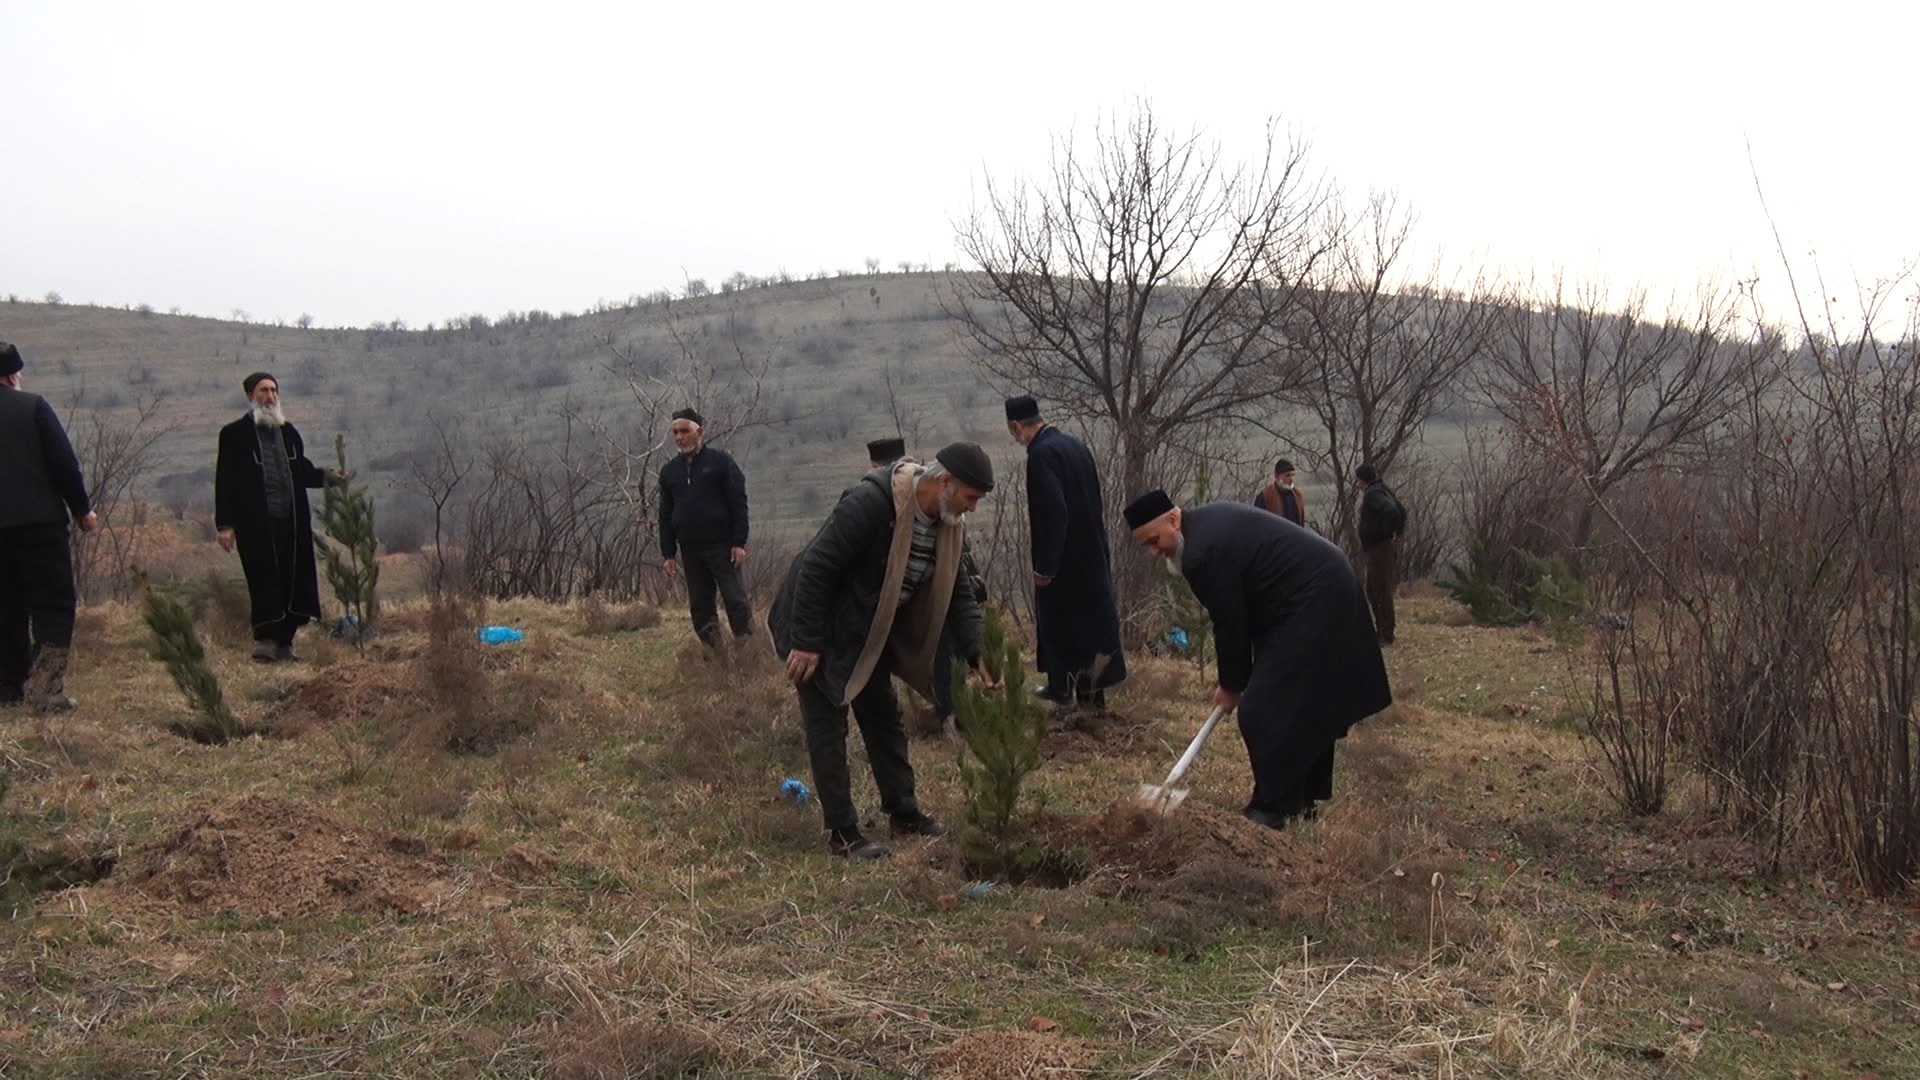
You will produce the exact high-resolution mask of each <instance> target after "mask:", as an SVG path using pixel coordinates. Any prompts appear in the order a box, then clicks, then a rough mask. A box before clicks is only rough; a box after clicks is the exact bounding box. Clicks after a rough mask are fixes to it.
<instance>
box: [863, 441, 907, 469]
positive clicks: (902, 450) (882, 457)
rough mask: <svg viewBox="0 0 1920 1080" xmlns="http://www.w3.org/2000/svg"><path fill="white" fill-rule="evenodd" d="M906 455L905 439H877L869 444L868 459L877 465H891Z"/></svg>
mask: <svg viewBox="0 0 1920 1080" xmlns="http://www.w3.org/2000/svg"><path fill="white" fill-rule="evenodd" d="M906 456H907V440H905V439H875V440H873V441H872V442H870V443H868V444H867V459H868V460H870V461H872V462H873V463H874V464H875V465H891V464H893V463H894V462H896V461H899V460H900V459H901V458H903V457H906Z"/></svg>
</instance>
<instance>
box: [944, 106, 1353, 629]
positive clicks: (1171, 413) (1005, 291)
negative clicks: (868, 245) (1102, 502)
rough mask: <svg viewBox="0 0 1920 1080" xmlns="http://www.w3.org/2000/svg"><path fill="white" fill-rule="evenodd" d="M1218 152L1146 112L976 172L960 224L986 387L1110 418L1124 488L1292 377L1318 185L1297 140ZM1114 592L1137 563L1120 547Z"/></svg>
mask: <svg viewBox="0 0 1920 1080" xmlns="http://www.w3.org/2000/svg"><path fill="white" fill-rule="evenodd" d="M1266 136H1267V137H1266V144H1265V149H1264V153H1263V154H1262V155H1261V156H1259V157H1257V158H1255V159H1254V160H1252V161H1251V162H1248V163H1246V164H1243V165H1232V164H1229V163H1227V162H1224V161H1223V160H1222V155H1221V153H1220V151H1219V150H1218V149H1217V148H1216V147H1213V146H1211V145H1208V144H1205V143H1203V142H1202V140H1201V138H1200V137H1199V136H1198V135H1188V136H1175V135H1172V134H1169V133H1168V132H1166V131H1164V130H1163V129H1162V128H1161V126H1160V124H1159V123H1158V121H1157V120H1156V118H1155V117H1154V115H1153V111H1152V109H1151V107H1149V106H1147V105H1144V104H1143V105H1142V106H1141V107H1140V108H1139V109H1138V110H1137V111H1136V112H1135V114H1134V115H1133V116H1132V117H1130V118H1129V119H1127V120H1125V121H1124V122H1120V121H1113V122H1109V123H1106V124H1103V125H1101V126H1099V127H1097V128H1096V130H1095V132H1094V134H1093V137H1092V139H1091V141H1090V142H1088V143H1086V144H1085V145H1083V144H1082V143H1081V142H1080V141H1079V140H1077V139H1075V138H1073V137H1067V138H1063V139H1061V140H1059V141H1057V142H1056V144H1055V148H1054V152H1053V158H1052V164H1051V168H1050V171H1049V173H1048V175H1047V176H1046V178H1045V179H1044V180H1043V181H1041V182H1039V183H1035V184H1029V183H1025V182H1017V183H1014V184H1012V185H1006V184H1001V183H997V182H995V181H993V180H992V178H991V177H989V178H988V180H987V184H986V200H985V205H984V206H982V207H976V208H975V210H974V211H973V212H972V214H971V215H970V216H969V217H968V218H967V219H966V220H964V221H963V222H961V223H960V225H959V227H958V239H959V244H960V248H961V250H962V251H963V252H964V253H965V254H966V255H967V257H968V258H970V259H971V260H972V261H973V262H974V263H975V264H976V265H978V266H979V268H980V272H979V273H976V274H968V275H964V276H961V277H958V278H956V279H953V281H952V286H953V291H952V292H951V294H950V295H949V297H948V309H949V313H950V314H951V315H953V316H954V317H956V318H958V319H959V320H960V322H961V325H962V326H963V327H964V328H965V332H966V333H967V334H968V335H969V337H970V338H971V340H972V342H973V344H974V345H975V346H976V358H977V359H976V362H977V363H978V365H979V366H980V367H981V368H982V369H983V370H984V371H986V372H987V373H988V374H990V375H991V376H993V377H994V378H995V379H996V380H998V381H999V382H1001V383H1003V384H1006V385H1009V386H1013V387H1018V388H1020V389H1022V390H1025V391H1027V392H1029V393H1033V394H1036V395H1038V396H1040V397H1041V398H1042V399H1044V400H1045V401H1046V403H1047V409H1048V410H1049V413H1050V414H1051V415H1052V416H1053V417H1054V418H1056V419H1080V420H1086V421H1093V422H1097V423H1101V424H1105V425H1109V426H1111V427H1112V429H1113V432H1114V437H1115V440H1116V447H1117V449H1118V457H1119V463H1120V476H1119V477H1118V480H1119V484H1120V489H1121V491H1122V492H1123V493H1127V494H1131V493H1135V492H1138V491H1140V490H1142V489H1144V488H1146V487H1149V486H1151V482H1152V480H1153V479H1154V477H1153V473H1154V462H1155V459H1156V455H1157V453H1158V452H1159V451H1160V450H1161V449H1162V448H1164V447H1166V446H1167V445H1169V444H1170V443H1172V442H1175V441H1177V440H1178V438H1179V436H1180V434H1181V433H1182V432H1184V431H1186V430H1188V429H1191V428H1194V427H1196V426H1201V425H1205V424H1207V423H1209V422H1210V421H1214V420H1217V419H1220V418H1223V417H1226V416H1230V415H1234V414H1237V413H1240V412H1243V411H1246V410H1247V409H1248V408H1249V407H1251V406H1254V405H1256V404H1258V403H1264V402H1267V401H1269V400H1271V399H1272V398H1273V397H1274V395H1275V394H1276V393H1278V392H1279V391H1280V390H1281V389H1282V388H1284V387H1285V386H1286V385H1287V378H1286V375H1285V371H1284V365H1283V364H1282V363H1280V357H1279V356H1278V349H1279V348H1280V346H1278V345H1277V344H1276V339H1277V338H1280V337H1282V336H1283V335H1282V334H1280V333H1279V331H1278V328H1279V327H1280V326H1281V325H1282V324H1284V323H1285V322H1286V321H1287V320H1289V319H1292V318H1294V317H1295V316H1296V314H1297V312H1298V309H1299V306H1300V300H1301V295H1302V293H1303V291H1304V289H1305V288H1306V286H1307V283H1308V280H1309V275H1310V272H1311V270H1312V268H1313V264H1314V262H1315V260H1316V258H1317V257H1318V255H1319V253H1320V252H1319V245H1320V238H1319V236H1318V235H1317V234H1316V232H1315V231H1314V230H1313V229H1312V228H1311V227H1310V226H1311V224H1312V220H1313V217H1314V214H1315V213H1316V211H1317V209H1318V207H1319V205H1320V203H1321V200H1322V194H1321V189H1320V186H1319V185H1318V184H1317V183H1316V182H1314V181H1312V180H1310V179H1309V178H1308V177H1307V176H1306V175H1305V172H1306V151H1305V148H1304V146H1302V145H1300V144H1298V143H1295V142H1287V141H1284V140H1282V139H1281V137H1280V134H1279V132H1278V129H1277V127H1275V126H1272V125H1270V126H1269V127H1268V130H1267V133H1266ZM1123 566H1125V567H1128V568H1130V569H1129V572H1124V573H1123V574H1122V575H1121V577H1122V581H1121V582H1120V585H1121V600H1122V603H1123V604H1125V603H1126V602H1127V600H1128V596H1129V594H1130V593H1132V592H1136V591H1137V589H1134V588H1132V587H1130V585H1131V583H1132V582H1134V581H1136V580H1137V579H1138V578H1139V576H1140V574H1139V571H1140V570H1142V569H1143V568H1144V564H1143V560H1141V559H1139V558H1137V557H1129V558H1127V559H1125V560H1123Z"/></svg>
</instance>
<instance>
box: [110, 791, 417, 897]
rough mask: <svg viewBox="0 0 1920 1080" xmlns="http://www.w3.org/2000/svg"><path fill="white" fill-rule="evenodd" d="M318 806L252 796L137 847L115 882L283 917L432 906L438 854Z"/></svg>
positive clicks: (122, 887)
mask: <svg viewBox="0 0 1920 1080" xmlns="http://www.w3.org/2000/svg"><path fill="white" fill-rule="evenodd" d="M405 848H406V845H400V846H399V847H398V848H396V846H394V845H391V844H387V843H384V842H382V840H381V839H380V838H379V837H377V836H375V835H373V834H372V833H369V832H367V831H366V830H363V829H359V828H356V827H354V826H352V825H348V824H346V823H344V822H341V821H339V820H337V819H335V818H333V817H331V816H329V815H327V814H325V813H323V812H321V811H319V810H316V809H315V808H313V807H311V806H305V805H302V804H300V803H295V802H291V801H287V800H281V799H273V798H268V797H265V796H260V795H248V796H245V797H243V798H240V799H236V800H234V801H232V802H229V803H226V804H225V805H223V806H219V807H216V808H215V809H212V810H208V811H205V812H203V813H201V814H199V815H197V816H195V817H194V818H193V819H192V820H190V821H188V822H187V823H186V824H185V825H183V826H181V828H179V829H178V830H176V831H175V832H174V833H173V835H171V836H168V837H167V838H165V839H164V840H161V841H159V842H157V843H154V844H151V845H149V846H148V847H146V848H143V849H141V850H140V851H137V852H135V853H134V854H132V855H130V856H129V857H128V858H127V860H126V862H125V864H124V865H123V866H122V867H121V873H119V874H116V875H115V876H114V879H113V881H114V885H113V888H115V889H117V890H123V891H132V892H135V893H138V894H139V895H141V896H144V897H147V898H150V899H153V900H159V901H164V902H166V903H168V904H171V905H172V906H174V907H176V908H178V909H181V910H184V911H187V912H190V913H195V914H215V913H220V912H231V913H234V914H238V915H244V916H255V917H259V918H269V919H281V918H290V917H299V916H313V915H333V914H339V913H342V912H375V913H386V912H397V913H400V914H417V913H420V912H423V911H425V910H427V909H428V908H429V907H430V906H431V905H432V904H433V902H434V901H435V900H436V899H437V897H438V895H439V893H440V886H441V885H442V882H441V880H440V877H441V874H440V871H441V870H442V868H441V867H440V866H439V865H438V864H436V863H435V862H433V861H431V860H429V859H427V858H424V857H421V856H417V855H412V854H409V853H407V852H406V851H405V850H404V849H405Z"/></svg>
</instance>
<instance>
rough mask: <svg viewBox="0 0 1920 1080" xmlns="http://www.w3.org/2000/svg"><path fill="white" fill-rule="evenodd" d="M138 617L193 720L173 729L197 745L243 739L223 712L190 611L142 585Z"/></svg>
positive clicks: (237, 725)
mask: <svg viewBox="0 0 1920 1080" xmlns="http://www.w3.org/2000/svg"><path fill="white" fill-rule="evenodd" d="M140 588H141V592H142V593H143V597H142V601H141V611H140V614H141V618H142V620H143V621H145V622H146V624H147V629H148V630H150V631H152V632H153V642H152V644H151V646H150V648H151V650H152V654H153V658H154V659H155V660H158V661H160V662H161V663H163V664H165V665H166V666H167V674H168V675H171V676H173V684H174V685H175V686H177V687H179V688H180V692H181V693H182V694H184V695H186V698H187V704H188V705H190V706H192V708H193V711H194V713H195V714H196V717H197V719H196V720H195V722H194V723H193V724H191V725H180V726H179V727H178V728H177V729H176V730H178V731H179V732H180V733H181V734H183V735H186V736H188V737H189V738H192V739H194V740H196V741H198V742H205V743H223V742H228V741H230V740H233V739H237V738H239V737H240V736H242V735H244V734H246V730H245V729H244V728H242V727H241V726H240V721H239V720H238V719H237V718H235V717H234V715H233V710H232V709H229V708H227V700H226V696H225V695H224V694H223V693H221V691H220V680H219V678H218V677H216V676H215V675H214V673H213V667H212V665H210V664H208V663H207V651H206V649H205V648H204V647H202V646H201V644H200V633H199V631H198V630H196V629H195V628H194V625H193V612H192V611H191V610H190V609H188V607H187V605H186V604H184V603H182V602H181V601H180V600H179V598H177V597H174V596H172V595H169V594H168V593H166V592H163V591H161V590H159V589H156V588H154V587H153V584H152V583H151V582H149V581H146V580H145V579H144V578H142V579H141V580H140Z"/></svg>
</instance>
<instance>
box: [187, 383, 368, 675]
mask: <svg viewBox="0 0 1920 1080" xmlns="http://www.w3.org/2000/svg"><path fill="white" fill-rule="evenodd" d="M241 386H242V387H244V388H245V389H246V392H247V399H248V401H249V402H250V404H251V406H252V407H251V408H250V409H249V410H248V411H247V413H246V414H245V415H243V416H241V417H240V418H239V419H238V420H235V421H234V422H233V423H231V424H228V425H227V426H226V427H223V428H221V429H220V446H219V457H218V459H217V461H216V462H215V465H214V473H213V524H214V528H215V530H216V531H217V534H218V539H219V542H220V547H221V548H222V549H224V550H226V551H232V550H234V549H235V548H236V547H237V548H239V550H240V565H241V567H242V569H244V570H245V571H246V575H247V596H248V598H249V601H250V604H251V607H252V609H253V658H254V659H255V660H257V661H259V662H261V663H266V664H270V663H274V662H276V661H282V660H294V659H298V658H297V657H296V656H294V653H293V636H294V634H295V633H296V632H297V631H298V630H299V629H300V627H301V626H302V625H304V624H305V623H306V622H307V621H308V620H310V619H318V618H319V617H320V578H319V574H318V573H317V571H316V570H315V567H314V560H313V520H312V513H311V510H310V508H309V506H308V503H307V489H308V488H317V487H325V486H326V485H327V484H329V483H343V482H345V481H346V480H347V479H349V478H350V477H351V476H352V474H351V473H342V472H340V471H339V470H336V469H327V470H323V469H321V468H320V467H319V466H317V465H315V464H314V463H313V462H311V461H308V460H307V453H306V444H305V443H303V442H302V441H301V439H300V432H299V431H298V430H297V429H296V428H295V427H294V426H293V425H292V424H290V423H288V422H287V417H286V413H285V412H284V411H282V409H281V406H280V380H278V379H276V378H274V377H273V376H272V375H269V374H267V373H266V372H264V371H259V372H255V373H253V374H252V375H249V376H247V377H246V379H245V380H243V381H242V382H241Z"/></svg>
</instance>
